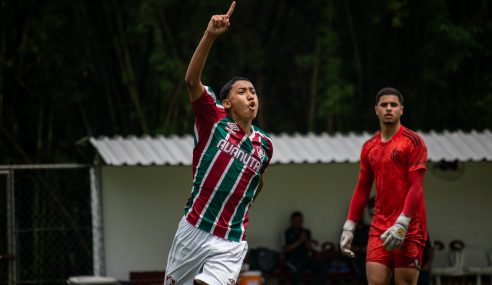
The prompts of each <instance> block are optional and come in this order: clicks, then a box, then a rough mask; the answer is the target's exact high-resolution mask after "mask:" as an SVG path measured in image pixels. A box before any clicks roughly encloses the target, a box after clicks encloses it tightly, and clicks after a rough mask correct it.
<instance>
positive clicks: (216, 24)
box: [207, 1, 236, 36]
mask: <svg viewBox="0 0 492 285" xmlns="http://www.w3.org/2000/svg"><path fill="white" fill-rule="evenodd" d="M234 7H236V1H232V3H231V7H229V11H227V13H226V14H224V15H213V16H212V18H211V19H210V22H208V27H207V32H208V33H209V34H210V35H213V36H219V35H221V34H223V33H224V32H225V31H227V29H228V28H229V26H230V25H231V23H230V22H229V19H230V17H231V15H232V13H233V12H234Z"/></svg>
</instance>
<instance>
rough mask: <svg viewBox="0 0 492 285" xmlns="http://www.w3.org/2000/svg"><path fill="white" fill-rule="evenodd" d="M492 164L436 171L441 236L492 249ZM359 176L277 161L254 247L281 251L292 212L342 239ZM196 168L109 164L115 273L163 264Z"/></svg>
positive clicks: (255, 215) (110, 261) (431, 202)
mask: <svg viewBox="0 0 492 285" xmlns="http://www.w3.org/2000/svg"><path fill="white" fill-rule="evenodd" d="M490 174H492V163H467V164H466V167H465V172H464V175H463V176H462V177H460V178H459V179H457V180H453V181H451V180H443V179H441V178H438V177H437V176H436V175H434V172H433V171H428V174H427V176H426V181H425V186H426V203H427V212H428V223H429V229H430V233H431V236H432V237H433V239H439V240H442V241H444V242H445V243H447V242H449V241H450V240H452V239H455V238H459V239H462V240H464V241H465V243H466V244H467V245H468V246H469V247H474V248H487V249H492V242H491V241H490V240H489V239H488V237H490V236H492V227H490V226H486V223H488V222H487V220H488V219H489V218H490V217H492V207H491V203H490V202H491V201H492V191H489V189H490V186H489V184H488V181H487V178H488V176H490ZM357 175H358V165H357V164H350V163H346V164H316V165H294V164H292V165H273V166H271V167H270V168H269V169H268V170H267V174H266V176H265V188H264V190H263V192H262V193H261V195H260V196H259V199H258V201H257V202H256V203H255V205H253V207H252V209H251V212H250V227H249V230H248V237H247V239H248V242H249V246H250V248H254V247H258V246H266V247H270V248H273V249H280V240H281V235H282V232H283V231H284V229H285V228H286V227H287V226H288V224H289V216H290V214H291V212H292V211H295V210H298V211H301V212H303V213H304V220H305V225H306V227H308V228H310V229H311V231H312V234H313V237H314V238H315V239H317V240H318V241H320V242H324V241H332V242H335V243H336V242H338V239H339V235H340V229H341V226H342V224H343V222H344V220H345V217H346V213H347V210H348V204H349V201H350V197H351V195H352V191H353V188H354V186H355V183H356V179H357ZM190 185H191V167H188V166H186V167H185V166H173V167H104V168H103V170H102V188H103V223H104V238H105V247H106V251H105V253H106V269H107V274H108V276H113V277H117V278H119V279H121V280H128V273H129V272H130V271H149V270H163V269H164V267H165V264H166V258H167V252H168V250H169V248H170V246H171V242H172V239H173V236H174V233H175V230H176V228H177V224H178V221H179V219H180V217H181V215H182V211H183V206H184V204H185V202H186V199H187V198H188V195H189V193H190V190H191V187H190Z"/></svg>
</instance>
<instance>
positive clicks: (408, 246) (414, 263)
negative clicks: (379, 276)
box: [366, 236, 424, 270]
mask: <svg viewBox="0 0 492 285" xmlns="http://www.w3.org/2000/svg"><path fill="white" fill-rule="evenodd" d="M423 251H424V248H423V247H422V246H421V245H420V244H418V243H416V242H413V241H407V240H405V241H404V242H403V245H402V247H401V248H399V249H395V250H391V251H388V250H386V249H385V248H384V247H383V241H382V240H381V239H380V238H379V236H369V242H368V244H367V255H366V262H377V263H381V264H383V265H385V266H387V267H389V268H391V269H395V268H399V267H407V268H415V269H417V270H420V265H421V263H422V254H423Z"/></svg>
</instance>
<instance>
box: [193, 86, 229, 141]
mask: <svg viewBox="0 0 492 285" xmlns="http://www.w3.org/2000/svg"><path fill="white" fill-rule="evenodd" d="M191 106H192V109H193V113H195V128H196V130H195V131H196V133H197V135H198V138H197V139H199V138H200V137H201V135H203V134H205V133H208V132H210V130H211V129H212V127H213V125H214V124H215V123H216V122H217V121H219V120H221V119H222V118H224V117H225V116H226V115H227V113H226V111H225V109H224V107H223V106H222V104H221V102H220V100H218V99H217V97H216V96H215V94H214V92H213V91H212V89H211V88H210V87H208V86H205V88H204V89H203V93H202V95H201V96H200V98H198V99H197V100H196V101H194V102H193V103H192V104H191Z"/></svg>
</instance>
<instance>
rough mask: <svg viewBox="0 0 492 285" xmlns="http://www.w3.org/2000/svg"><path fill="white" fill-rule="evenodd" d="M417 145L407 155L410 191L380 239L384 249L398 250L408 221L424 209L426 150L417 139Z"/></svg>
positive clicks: (421, 141) (422, 142)
mask: <svg viewBox="0 0 492 285" xmlns="http://www.w3.org/2000/svg"><path fill="white" fill-rule="evenodd" d="M418 139H419V140H418V141H417V142H418V143H417V144H416V145H413V144H412V146H411V147H410V150H409V155H408V182H409V184H410V189H409V190H408V193H407V196H406V197H405V203H404V205H403V210H402V212H401V214H400V216H399V217H398V218H397V220H396V222H395V224H394V225H393V226H391V227H390V228H389V229H388V230H386V231H385V232H384V233H383V234H382V235H381V239H382V240H383V241H384V242H383V245H384V247H385V248H386V249H388V250H392V249H396V248H399V247H400V246H401V245H402V243H403V240H404V239H405V235H406V233H407V230H408V226H409V224H410V221H411V220H412V219H413V218H414V217H415V215H416V214H417V211H418V209H420V208H421V207H424V176H425V170H426V163H427V148H426V146H425V143H424V141H423V140H422V139H421V138H420V137H418Z"/></svg>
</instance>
